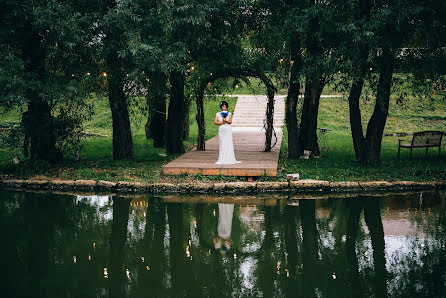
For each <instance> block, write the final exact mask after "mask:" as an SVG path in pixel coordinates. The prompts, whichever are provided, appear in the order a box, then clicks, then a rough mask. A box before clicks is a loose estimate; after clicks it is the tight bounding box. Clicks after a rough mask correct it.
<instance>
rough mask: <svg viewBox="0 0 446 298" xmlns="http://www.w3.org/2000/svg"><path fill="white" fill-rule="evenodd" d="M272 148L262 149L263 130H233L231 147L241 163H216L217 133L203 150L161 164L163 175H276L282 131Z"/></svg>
mask: <svg viewBox="0 0 446 298" xmlns="http://www.w3.org/2000/svg"><path fill="white" fill-rule="evenodd" d="M277 137H278V141H277V144H276V146H275V147H274V148H273V150H272V152H262V150H263V146H264V140H265V134H264V132H258V131H257V132H256V131H249V132H239V131H237V132H233V142H234V151H235V156H236V158H237V160H239V161H241V162H242V163H240V164H235V165H216V164H215V162H216V161H217V159H218V135H217V136H215V137H214V138H212V139H210V140H208V141H207V142H206V151H196V150H191V151H189V152H187V153H185V154H183V155H182V156H180V157H178V158H177V159H175V160H173V161H172V162H170V163H169V164H167V165H166V166H164V169H163V172H164V174H166V175H180V174H184V173H187V174H197V173H201V174H202V175H223V176H248V177H253V176H263V175H267V176H273V177H276V176H277V163H278V159H279V153H280V144H281V142H282V133H281V132H279V133H277Z"/></svg>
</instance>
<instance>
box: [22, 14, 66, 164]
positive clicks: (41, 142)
mask: <svg viewBox="0 0 446 298" xmlns="http://www.w3.org/2000/svg"><path fill="white" fill-rule="evenodd" d="M25 28H26V29H25V30H26V31H27V33H28V34H29V37H28V38H27V39H26V40H25V41H24V42H23V44H22V55H23V60H24V61H27V63H26V65H25V72H26V73H27V74H32V77H34V78H35V79H36V80H38V81H40V82H44V81H45V80H46V70H45V67H44V65H43V62H44V60H45V59H44V50H42V48H41V40H40V37H39V36H38V35H37V33H36V32H34V30H33V27H32V25H31V23H26V27H25ZM36 83H37V82H30V84H29V85H28V86H27V90H26V91H25V96H26V99H27V100H28V115H27V121H28V123H24V127H25V130H28V131H25V137H27V133H28V135H29V138H30V139H31V149H30V152H31V159H42V160H46V161H51V162H54V161H60V160H62V159H63V155H62V153H61V152H60V151H59V150H57V149H56V131H55V126H54V118H53V116H52V115H51V107H50V105H49V104H48V102H47V101H45V100H44V99H43V98H42V97H41V96H40V95H39V92H40V90H37V89H35V87H32V86H34V85H36Z"/></svg>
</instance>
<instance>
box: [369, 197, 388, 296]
mask: <svg viewBox="0 0 446 298" xmlns="http://www.w3.org/2000/svg"><path fill="white" fill-rule="evenodd" d="M379 203H380V200H379V199H376V198H366V199H365V200H364V205H365V206H364V219H365V222H366V224H367V227H368V228H369V232H370V238H371V239H372V248H373V266H374V267H375V295H376V297H387V270H386V256H385V251H384V249H385V244H384V229H383V223H382V220H381V211H380V208H379Z"/></svg>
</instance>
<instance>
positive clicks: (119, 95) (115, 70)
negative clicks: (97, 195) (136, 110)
mask: <svg viewBox="0 0 446 298" xmlns="http://www.w3.org/2000/svg"><path fill="white" fill-rule="evenodd" d="M116 59H118V58H117V57H116ZM107 62H108V63H109V64H108V100H109V102H110V109H111V112H112V120H113V159H114V160H121V159H125V158H131V157H133V140H132V131H131V128H130V119H129V112H128V108H127V98H126V96H125V94H124V74H123V72H122V70H121V69H120V67H119V66H118V65H114V62H112V61H110V60H108V61H107Z"/></svg>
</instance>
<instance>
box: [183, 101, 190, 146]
mask: <svg viewBox="0 0 446 298" xmlns="http://www.w3.org/2000/svg"><path fill="white" fill-rule="evenodd" d="M190 100H191V99H190V97H189V96H188V97H185V98H184V124H183V140H187V139H189V132H190V123H189V118H190V117H189V113H190Z"/></svg>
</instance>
